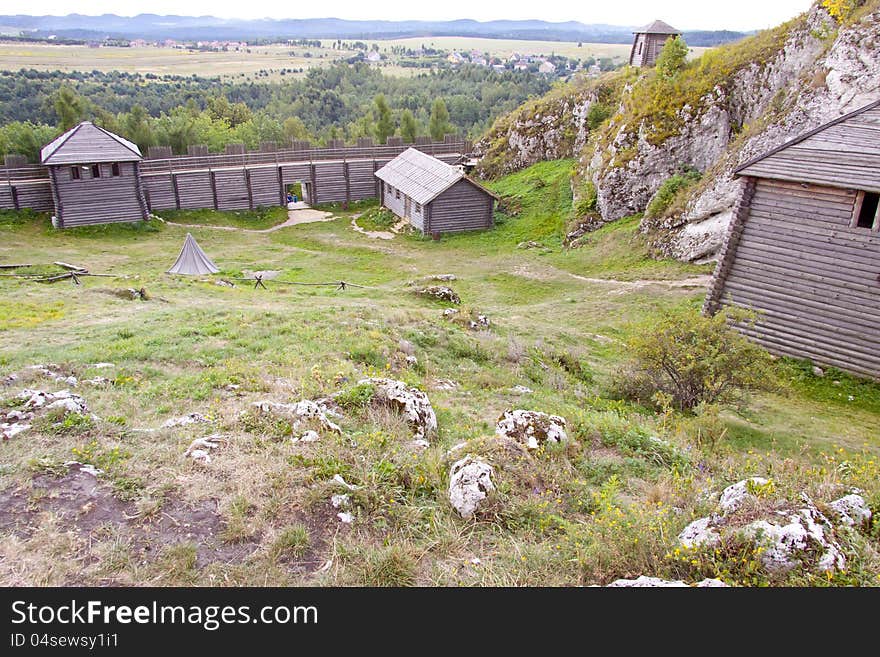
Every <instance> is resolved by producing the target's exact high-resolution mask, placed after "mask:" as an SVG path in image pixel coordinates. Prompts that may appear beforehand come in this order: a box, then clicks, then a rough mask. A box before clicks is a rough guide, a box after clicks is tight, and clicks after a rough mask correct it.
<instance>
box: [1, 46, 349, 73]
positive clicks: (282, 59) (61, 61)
mask: <svg viewBox="0 0 880 657" xmlns="http://www.w3.org/2000/svg"><path fill="white" fill-rule="evenodd" d="M307 52H308V53H309V54H310V55H311V56H310V57H307V56H305V53H307ZM291 53H294V54H293V55H291ZM352 54H354V53H352V52H345V51H338V50H331V49H329V48H303V47H302V46H281V45H272V46H254V47H252V48H250V52H246V51H242V52H237V51H235V52H205V51H199V50H184V49H178V48H154V47H145V48H116V47H102V48H89V47H88V46H50V45H45V44H39V43H0V70H18V69H20V68H34V69H37V70H43V71H56V70H60V71H94V70H97V71H105V72H106V71H125V72H127V73H141V74H146V73H154V74H156V75H200V76H209V77H210V76H215V75H216V76H223V77H241V76H244V77H247V78H252V77H254V76H255V75H256V74H257V73H258V72H259V71H268V72H270V77H272V78H276V79H277V78H279V77H280V74H279V71H280V70H281V69H300V68H303V69H305V70H306V71H308V69H309V68H311V67H313V66H322V65H323V64H326V63H329V62H332V61H335V60H337V59H340V58H342V57H350V56H351V55H352ZM288 75H290V74H289V73H288Z"/></svg>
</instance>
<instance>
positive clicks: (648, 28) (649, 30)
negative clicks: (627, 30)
mask: <svg viewBox="0 0 880 657" xmlns="http://www.w3.org/2000/svg"><path fill="white" fill-rule="evenodd" d="M633 34H681V30H676V29H675V28H674V27H672V26H671V25H670V24H669V23H664V22H663V21H660V20H657V21H654V22H653V23H648V24H647V25H645V26H644V27H642V28H639V29H638V30H636V31H635V32H633Z"/></svg>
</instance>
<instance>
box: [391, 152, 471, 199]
mask: <svg viewBox="0 0 880 657" xmlns="http://www.w3.org/2000/svg"><path fill="white" fill-rule="evenodd" d="M376 177H377V178H379V180H382V181H383V182H386V183H388V184H389V185H391V186H392V187H396V188H397V189H399V190H400V191H401V192H403V193H404V194H406V195H407V196H409V197H410V198H411V199H413V200H414V201H415V202H416V203H421V204H423V205H424V204H425V203H430V202H431V201H433V200H434V199H435V198H437V197H438V196H439V195H440V194H442V193H443V192H444V191H446V190H447V189H449V188H450V187H452V186H453V185H454V184H455V183H457V182H458V181H459V180H462V179H463V178H465V175H464V171H462V170H461V169H460V168H459V167H456V166H452V165H451V164H446V163H445V162H441V161H440V160H438V159H437V158H436V157H431V156H430V155H428V154H427V153H422V151H420V150H416V149H415V148H407V149H406V150H405V151H403V153H401V154H400V155H398V156H397V157H395V158H394V159H393V160H391V161H390V162H389V163H388V164H386V165H385V166H384V167H382V168H381V169H379V170H378V171H376Z"/></svg>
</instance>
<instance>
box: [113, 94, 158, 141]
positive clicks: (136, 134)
mask: <svg viewBox="0 0 880 657" xmlns="http://www.w3.org/2000/svg"><path fill="white" fill-rule="evenodd" d="M121 123H122V131H123V132H124V133H125V136H126V137H128V138H129V139H130V140H131V141H133V142H134V143H135V144H137V145H138V146H139V147H140V149H141V151H142V152H146V150H147V149H148V148H149V147H150V146H154V145H155V144H156V138H155V137H154V136H153V128H152V127H151V126H150V115H149V114H147V110H146V109H144V106H143V105H134V106H133V107H132V108H131V111H130V112H129V113H128V114H126V115H125V116H124V117H123V119H122V122H121Z"/></svg>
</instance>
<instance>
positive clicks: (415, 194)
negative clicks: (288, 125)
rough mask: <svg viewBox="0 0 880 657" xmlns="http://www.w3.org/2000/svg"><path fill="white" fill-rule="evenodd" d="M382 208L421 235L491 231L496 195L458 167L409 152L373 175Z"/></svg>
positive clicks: (414, 151)
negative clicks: (379, 187) (377, 182)
mask: <svg viewBox="0 0 880 657" xmlns="http://www.w3.org/2000/svg"><path fill="white" fill-rule="evenodd" d="M376 178H378V179H379V180H380V181H381V193H380V199H381V203H382V205H384V206H385V207H386V208H388V209H389V210H391V211H392V212H393V213H394V214H396V215H397V216H398V217H401V218H404V219H407V220H409V222H410V224H412V225H413V226H415V227H416V228H418V229H419V230H420V231H422V234H434V233H451V232H458V231H464V230H476V229H480V228H491V227H492V224H493V219H492V213H493V210H494V207H495V200H496V197H495V195H494V194H493V193H492V192H490V191H489V190H487V189H486V188H484V187H483V186H481V185H479V184H477V183H476V182H474V181H473V180H471V179H470V178H468V177H467V176H465V174H464V171H463V170H462V169H461V167H457V166H453V165H451V164H446V163H445V162H441V161H440V160H438V159H437V158H434V157H431V156H430V155H427V154H426V153H422V152H421V151H419V150H416V149H415V148H408V149H407V150H405V151H404V152H403V153H401V154H400V155H398V156H397V157H396V158H394V159H393V160H391V161H390V162H389V163H388V164H386V165H385V166H384V167H382V168H381V169H379V170H378V171H376Z"/></svg>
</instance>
